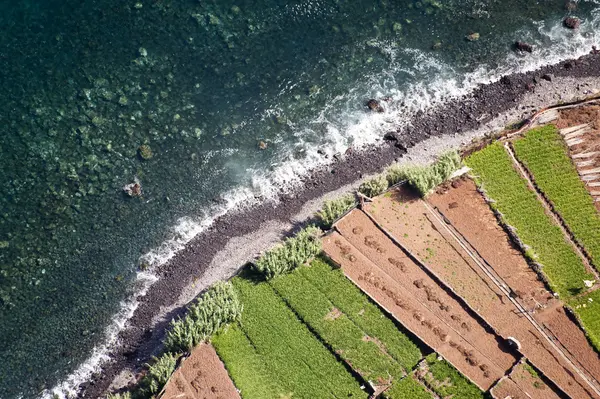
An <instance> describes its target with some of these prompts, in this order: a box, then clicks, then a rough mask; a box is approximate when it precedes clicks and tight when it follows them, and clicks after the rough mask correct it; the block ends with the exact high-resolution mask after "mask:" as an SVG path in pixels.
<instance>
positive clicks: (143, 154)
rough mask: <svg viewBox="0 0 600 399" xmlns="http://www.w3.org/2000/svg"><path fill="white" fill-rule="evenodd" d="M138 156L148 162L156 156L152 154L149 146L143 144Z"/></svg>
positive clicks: (139, 148)
mask: <svg viewBox="0 0 600 399" xmlns="http://www.w3.org/2000/svg"><path fill="white" fill-rule="evenodd" d="M138 155H139V156H140V158H142V160H144V161H147V160H148V159H150V158H152V157H153V156H154V154H153V153H152V148H150V146H149V145H148V144H142V145H141V146H139V147H138Z"/></svg>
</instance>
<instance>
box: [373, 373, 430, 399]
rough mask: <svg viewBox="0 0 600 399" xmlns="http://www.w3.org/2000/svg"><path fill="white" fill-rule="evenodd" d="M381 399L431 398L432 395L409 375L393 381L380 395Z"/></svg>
mask: <svg viewBox="0 0 600 399" xmlns="http://www.w3.org/2000/svg"><path fill="white" fill-rule="evenodd" d="M381 397H382V399H433V395H432V394H431V393H429V391H427V389H425V387H424V386H423V385H421V384H420V383H419V382H418V381H415V380H414V379H413V378H412V377H411V376H407V377H406V378H403V379H401V380H400V381H396V382H394V385H392V387H391V388H390V389H388V390H387V391H385V392H384V393H383V395H382V396H381Z"/></svg>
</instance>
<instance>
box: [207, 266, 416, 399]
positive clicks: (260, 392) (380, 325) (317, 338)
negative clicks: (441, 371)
mask: <svg viewBox="0 0 600 399" xmlns="http://www.w3.org/2000/svg"><path fill="white" fill-rule="evenodd" d="M232 281H233V285H234V287H235V289H236V290H237V292H238V295H239V297H240V300H241V302H242V304H243V307H244V311H243V313H242V317H241V321H240V322H239V323H235V324H232V325H230V326H228V327H226V328H224V329H222V330H221V331H219V332H218V333H217V334H216V335H215V336H214V337H213V339H212V343H213V345H214V346H215V348H216V350H217V353H218V354H219V356H220V357H221V359H222V360H223V362H224V363H225V367H226V368H227V370H228V371H229V374H230V375H231V378H232V380H233V381H234V383H235V385H236V386H237V388H238V389H240V391H241V396H242V397H243V398H244V399H247V398H264V397H274V398H276V397H287V396H289V395H292V394H293V397H295V398H315V397H343V398H347V397H354V398H366V397H367V396H368V393H367V392H365V391H364V390H361V386H365V385H367V384H368V385H371V386H372V387H373V389H374V391H375V392H376V393H378V392H382V391H383V390H385V389H387V388H388V387H389V386H390V385H391V384H392V383H393V382H394V381H399V380H400V379H402V378H403V377H404V375H406V374H407V373H408V372H410V371H411V370H412V369H413V368H414V367H415V366H416V364H417V363H418V362H419V360H420V359H421V358H422V355H421V352H420V349H419V348H418V347H417V346H416V345H415V344H414V343H413V342H412V341H411V340H410V339H409V338H408V337H407V336H406V335H405V334H404V333H403V332H402V331H401V330H399V328H398V327H397V326H396V325H395V324H394V322H393V321H392V320H390V319H389V318H388V317H387V316H386V315H385V314H384V313H383V312H382V311H381V310H380V309H379V308H378V307H377V306H376V305H375V304H373V303H372V302H371V301H370V300H369V299H368V298H367V297H366V296H365V295H364V294H363V293H361V292H360V290H359V289H358V288H357V287H356V286H354V285H353V284H352V283H351V282H350V281H349V280H347V279H346V278H345V277H344V276H343V275H342V274H340V272H339V270H334V269H333V268H332V267H331V266H330V265H329V264H328V263H326V262H325V261H324V260H322V259H319V258H317V259H316V260H314V261H313V262H312V263H311V265H310V266H302V267H299V268H297V269H295V270H294V271H292V272H290V273H287V274H283V275H280V276H277V277H274V278H273V279H270V280H269V281H268V282H265V281H253V280H252V276H250V273H246V275H245V276H241V277H236V278H234V279H233V280H232ZM351 373H354V375H353V374H351ZM265 392H268V393H269V394H265Z"/></svg>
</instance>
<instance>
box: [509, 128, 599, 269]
mask: <svg viewBox="0 0 600 399" xmlns="http://www.w3.org/2000/svg"><path fill="white" fill-rule="evenodd" d="M514 147H515V151H516V153H517V156H518V158H519V159H520V160H521V161H522V162H523V163H524V164H525V166H526V167H527V169H529V171H530V172H531V173H532V174H533V176H534V178H535V183H536V185H537V187H538V188H539V189H540V190H541V191H542V192H543V193H544V194H545V196H546V198H547V199H548V200H549V201H550V202H551V203H552V205H553V206H554V209H555V210H556V211H557V212H558V214H559V215H560V216H561V217H562V219H563V220H564V221H565V223H566V224H567V225H568V226H569V229H570V230H571V232H572V233H573V235H574V236H575V239H576V240H577V241H578V242H579V243H580V244H581V245H582V246H583V247H584V248H585V250H586V252H587V253H588V254H589V256H590V258H591V260H592V263H593V264H594V265H595V266H596V268H599V267H600V215H599V214H598V212H597V210H596V207H595V206H594V200H593V199H592V196H591V195H590V194H589V193H588V191H587V189H586V188H585V185H584V184H583V182H582V181H581V179H580V178H579V174H578V173H577V169H576V168H575V165H573V162H572V161H571V158H570V157H569V155H568V153H567V147H566V144H565V142H564V140H563V139H562V137H561V135H560V133H559V132H558V129H557V128H556V127H555V126H552V125H550V126H546V127H542V128H539V129H533V130H531V131H529V132H527V135H526V136H525V137H524V138H523V139H520V140H518V141H516V142H515V143H514Z"/></svg>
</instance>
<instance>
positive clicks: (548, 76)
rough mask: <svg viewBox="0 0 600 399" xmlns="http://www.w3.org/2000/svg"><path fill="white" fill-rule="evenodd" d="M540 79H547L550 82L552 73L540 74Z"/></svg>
mask: <svg viewBox="0 0 600 399" xmlns="http://www.w3.org/2000/svg"><path fill="white" fill-rule="evenodd" d="M542 79H544V80H547V81H548V82H552V75H550V74H549V73H546V74H544V75H542Z"/></svg>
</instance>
